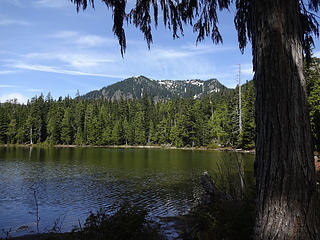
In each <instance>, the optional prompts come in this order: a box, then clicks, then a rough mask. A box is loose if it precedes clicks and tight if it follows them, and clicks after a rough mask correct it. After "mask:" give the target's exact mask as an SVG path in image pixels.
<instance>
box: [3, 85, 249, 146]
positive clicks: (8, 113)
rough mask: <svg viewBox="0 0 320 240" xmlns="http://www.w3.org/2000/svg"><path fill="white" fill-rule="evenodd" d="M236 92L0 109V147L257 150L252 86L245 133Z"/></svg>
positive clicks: (245, 95)
mask: <svg viewBox="0 0 320 240" xmlns="http://www.w3.org/2000/svg"><path fill="white" fill-rule="evenodd" d="M237 92H238V91H237V89H236V90H235V91H233V92H232V93H230V94H229V95H228V96H224V97H219V98H217V99H212V98H211V97H209V96H208V97H205V98H202V99H193V98H188V99H182V98H175V99H172V100H167V101H161V102H154V101H153V100H152V98H150V97H148V96H146V95H144V96H143V98H142V99H140V100H124V99H121V100H119V101H108V100H103V99H97V100H88V99H82V98H81V97H76V98H74V99H72V98H70V97H65V98H64V99H62V97H60V98H59V99H57V100H54V99H53V98H52V97H51V95H50V93H49V94H48V95H47V96H46V97H44V96H43V95H42V94H41V95H40V96H38V97H37V96H36V97H33V98H32V99H31V101H29V102H28V103H27V104H26V105H22V104H18V103H17V102H16V101H9V102H6V103H2V104H1V105H0V143H2V144H5V143H9V144H15V143H18V144H24V143H32V144H34V143H45V144H49V145H51V144H52V145H55V144H65V145H70V144H76V145H124V144H128V145H168V146H176V147H199V146H208V147H218V146H223V147H227V146H230V147H241V148H246V149H249V148H253V147H254V138H255V123H254V87H253V82H249V83H247V84H245V85H244V87H243V91H242V99H243V108H242V118H243V127H242V129H243V130H242V132H241V133H240V132H239V123H238V121H239V109H238V93H237Z"/></svg>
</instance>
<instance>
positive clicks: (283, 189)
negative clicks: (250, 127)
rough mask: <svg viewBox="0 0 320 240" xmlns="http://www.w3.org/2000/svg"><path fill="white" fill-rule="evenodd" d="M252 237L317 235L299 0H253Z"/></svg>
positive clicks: (315, 199)
mask: <svg viewBox="0 0 320 240" xmlns="http://www.w3.org/2000/svg"><path fill="white" fill-rule="evenodd" d="M253 16H254V17H253V19H252V21H253V26H254V28H253V46H252V47H253V65H254V71H255V77H254V81H255V87H256V126H257V139H256V162H255V174H256V180H257V219H256V227H255V239H259V240H260V239H261V240H262V239H263V240H266V239H301V240H302V239H303V240H307V239H319V236H318V235H319V234H318V229H317V217H316V207H317V205H318V203H317V201H318V199H317V190H316V181H315V169H314V162H313V161H314V160H313V148H312V140H311V130H310V123H309V117H308V116H309V114H308V107H307V101H306V92H305V79H304V76H303V52H302V51H303V50H302V39H303V33H302V30H301V29H302V28H301V22H300V5H299V1H298V0H253Z"/></svg>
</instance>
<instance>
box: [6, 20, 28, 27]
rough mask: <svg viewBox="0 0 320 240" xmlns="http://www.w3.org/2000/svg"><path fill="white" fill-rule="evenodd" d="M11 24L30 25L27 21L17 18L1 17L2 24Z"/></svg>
mask: <svg viewBox="0 0 320 240" xmlns="http://www.w3.org/2000/svg"><path fill="white" fill-rule="evenodd" d="M9 25H21V26H26V25H30V23H29V22H27V21H22V20H16V19H0V26H9Z"/></svg>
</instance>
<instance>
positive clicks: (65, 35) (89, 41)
mask: <svg viewBox="0 0 320 240" xmlns="http://www.w3.org/2000/svg"><path fill="white" fill-rule="evenodd" d="M48 37H49V38H57V39H63V40H64V41H65V43H71V44H73V45H74V44H77V45H78V46H80V47H82V48H91V47H97V46H106V45H110V44H114V45H115V44H117V42H116V40H115V39H114V38H107V37H102V36H99V35H94V34H84V33H80V32H77V31H59V32H57V33H55V34H51V35H49V36H48Z"/></svg>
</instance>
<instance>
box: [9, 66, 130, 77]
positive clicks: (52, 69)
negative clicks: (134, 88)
mask: <svg viewBox="0 0 320 240" xmlns="http://www.w3.org/2000/svg"><path fill="white" fill-rule="evenodd" d="M11 66H12V67H15V68H18V69H25V70H32V71H40V72H50V73H60V74H66V75H78V76H95V77H107V78H124V75H112V74H100V73H90V72H80V71H73V70H67V69H61V68H56V67H51V66H45V65H35V64H25V63H18V64H12V65H11Z"/></svg>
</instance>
